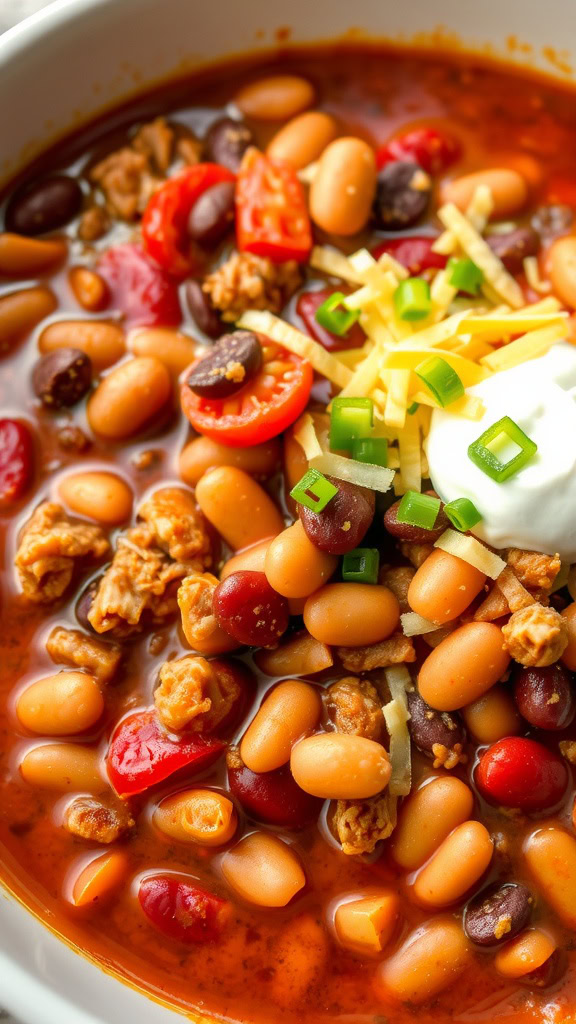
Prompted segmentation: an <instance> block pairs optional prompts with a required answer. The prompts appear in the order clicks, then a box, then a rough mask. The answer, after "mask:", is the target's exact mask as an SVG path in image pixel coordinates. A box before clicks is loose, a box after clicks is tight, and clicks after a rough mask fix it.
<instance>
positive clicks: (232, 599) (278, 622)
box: [214, 571, 290, 647]
mask: <svg viewBox="0 0 576 1024" xmlns="http://www.w3.org/2000/svg"><path fill="white" fill-rule="evenodd" d="M214 614H215V615H216V618H217V619H218V622H219V624H220V626H221V627H222V629H224V630H225V631H226V632H227V633H228V634H229V635H230V636H232V637H234V639H235V640H237V641H238V643H240V644H245V645H246V646H248V647H268V646H270V645H271V644H274V643H276V642H277V641H278V638H279V637H281V636H282V633H285V632H286V630H287V628H288V620H289V618H290V613H289V610H288V602H287V601H286V598H284V597H281V595H280V594H277V593H276V591H275V590H272V587H271V586H270V584H269V583H268V580H267V579H266V577H265V575H264V573H263V572H250V571H243V572H235V573H233V574H232V575H231V576H228V577H227V579H225V580H224V581H223V582H222V583H220V584H219V585H218V586H217V587H216V590H215V591H214Z"/></svg>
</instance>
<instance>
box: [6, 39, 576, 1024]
mask: <svg viewBox="0 0 576 1024" xmlns="http://www.w3.org/2000/svg"><path fill="white" fill-rule="evenodd" d="M575 166H576V125H575V122H574V93H573V91H570V90H569V89H567V88H566V89H564V88H561V87H560V86H555V85H554V84H553V83H551V82H545V81H543V80H539V79H536V78H531V77H529V76H527V75H521V74H519V73H517V72H514V71H512V70H506V69H505V68H501V67H496V66H493V67H492V66H489V65H486V66H484V65H481V64H479V63H478V62H477V61H475V60H472V59H471V58H465V57H456V56H454V57H438V56H434V57H431V56H428V57H427V56H422V55H417V54H412V53H410V52H409V51H406V52H400V51H398V52H395V51H382V52H380V51H377V50H371V49H365V50H363V49H361V48H357V49H354V48H349V49H341V50H340V49H334V48H332V49H331V48H328V47H327V48H326V49H325V50H323V49H322V48H317V49H316V51H315V53H314V55H310V54H305V53H298V52H295V53H292V54H288V55H284V56H283V57H279V58H278V60H276V61H275V62H269V63H267V64H264V63H262V61H260V62H257V61H255V60H248V59H247V60H246V61H245V62H244V63H241V64H238V65H229V66H225V67H222V68H219V69H213V70H211V71H209V72H206V73H203V75H201V76H198V77H197V78H195V79H191V80H187V81H186V82H180V83H178V84H174V85H171V86H169V87H166V88H164V89H163V90H160V91H158V92H156V93H154V94H152V95H149V96H145V97H143V98H141V99H140V100H138V101H136V102H134V103H132V104H131V105H129V106H126V107H124V108H121V109H119V110H118V111H116V112H114V113H112V114H110V115H109V116H108V117H107V118H106V119H102V120H100V121H98V122H96V123H95V124H93V125H91V126H89V127H87V128H86V129H85V131H84V132H83V133H81V134H79V135H78V136H75V137H73V138H71V139H69V140H68V141H66V142H65V143H62V144H61V145H59V146H57V147H56V148H54V149H52V150H51V151H50V152H48V153H47V154H46V155H45V157H44V158H43V159H42V160H40V161H38V162H37V163H36V164H35V165H34V166H33V167H31V168H30V169H29V170H28V172H27V173H26V174H24V175H23V176H22V178H21V180H19V181H18V182H16V183H14V184H13V185H12V186H11V187H10V188H8V189H7V190H6V192H5V194H4V195H3V197H2V198H1V200H0V214H1V216H2V218H3V228H2V230H1V231H0V410H1V411H0V533H1V536H2V542H3V551H4V558H3V562H2V565H1V570H0V608H1V622H2V628H1V630H0V666H1V672H0V878H1V880H2V881H3V882H4V883H5V884H6V886H7V887H8V888H9V889H10V890H12V891H13V892H15V893H16V894H17V895H18V896H19V897H20V899H21V900H22V901H23V902H24V904H25V905H26V906H27V907H29V908H30V910H31V911H32V912H33V913H35V914H36V915H37V916H38V917H39V918H40V919H41V920H43V921H44V922H46V923H47V924H48V925H49V926H50V927H51V928H53V929H54V930H56V931H57V932H58V933H59V934H60V935H61V936H63V937H64V938H65V939H66V940H67V941H69V942H71V943H73V944H75V946H76V947H77V948H79V949H81V950H84V951H86V953H87V954H88V955H89V956H90V957H92V958H94V959H95V960H96V961H98V962H100V963H102V964H105V965H106V967H107V969H112V970H113V971H114V972H116V973H117V974H118V975H119V976H120V977H121V978H124V979H130V981H131V983H135V984H137V985H138V986H139V987H140V988H142V989H143V990H144V991H146V992H147V993H149V994H151V995H153V996H160V997H161V998H162V1000H164V1001H167V1002H168V1003H170V1004H171V1005H173V1006H174V1007H176V1008H179V1009H180V1010H183V1011H185V1012H188V1013H189V1014H191V1015H192V1017H193V1016H194V1012H195V1011H198V1012H199V1013H201V1014H205V1015H208V1017H209V1018H210V1019H212V1018H214V1019H215V1020H216V1019H217V1020H226V1021H230V1022H231V1024H299V1022H302V1021H305V1022H306V1024H327V1022H328V1021H330V1022H334V1021H339V1022H341V1024H392V1022H393V1024H410V1022H411V1021H413V1020H415V1019H416V1018H417V1019H418V1021H419V1022H420V1024H448V1022H452V1024H472V1022H473V1024H544V1022H546V1024H568V1022H571V1021H574V1020H576V953H575V949H576V807H575V767H576V724H575V709H576V681H575V675H574V673H575V672H576V582H575V579H576V577H575V576H574V571H575V569H576V564H575V563H576V535H573V534H572V533H570V529H571V527H570V529H568V530H565V529H564V527H562V529H563V533H562V534H561V535H560V536H559V537H558V539H557V542H556V537H554V540H553V541H551V540H550V536H551V534H550V532H546V531H547V530H548V524H549V523H550V522H551V523H552V524H553V525H552V527H551V529H552V530H553V526H554V523H560V524H562V523H563V522H566V521H567V519H571V521H574V516H575V515H576V509H574V508H572V509H568V511H566V508H565V504H564V505H563V504H562V501H556V498H557V497H558V494H559V493H560V492H562V493H564V491H563V488H565V487H566V488H567V490H566V494H565V497H564V499H563V500H564V502H565V503H566V502H569V500H570V494H569V493H568V488H569V482H568V483H566V481H569V480H571V479H572V477H573V475H574V473H576V453H575V461H574V465H570V466H569V468H568V469H567V470H565V469H563V468H562V466H560V459H561V456H562V451H560V452H559V451H558V449H563V443H564V442H563V438H562V437H558V436H556V435H554V429H555V428H553V426H552V427H548V426H546V424H548V423H549V422H551V421H549V420H546V415H548V411H549V407H550V405H554V404H555V403H556V399H554V398H553V397H552V398H550V395H551V394H552V392H551V391H549V389H550V388H552V387H555V388H557V389H558V392H560V391H562V399H561V400H560V399H557V401H558V402H559V403H560V404H561V401H564V400H566V402H568V398H567V397H566V394H565V392H566V391H568V390H569V388H572V389H573V388H574V386H575V385H576V361H575V358H574V355H573V354H572V353H573V351H574V350H573V348H572V347H571V346H572V343H573V342H574V339H576V333H575V331H574V312H575V311H576V230H575V229H574V217H575V216H576V178H575V172H574V167H575ZM573 232H574V233H573ZM538 360H539V361H540V362H538V364H537V365H538V366H541V367H542V371H541V374H540V376H541V386H542V401H541V404H540V406H539V410H540V411H538V412H536V413H534V412H533V410H531V409H528V407H527V406H526V407H524V405H523V404H522V403H523V402H524V403H527V402H528V400H529V399H530V395H531V394H532V392H531V391H530V388H531V387H532V386H533V385H531V384H530V381H531V380H532V381H533V380H534V378H533V377H532V378H529V374H530V373H531V372H533V368H534V366H535V365H536V361H538ZM555 360H556V362H555ZM571 360H572V362H571ZM558 367H559V368H558ZM547 368H548V369H547ZM547 375H548V376H547ZM548 378H550V379H548ZM503 382H504V383H503ZM506 382H508V383H507V384H506ZM551 382H552V383H551ZM547 389H548V390H547ZM563 389H564V390H563ZM555 394H556V392H554V395H555ZM503 395H504V399H505V402H504V406H503V408H502V409H501V408H500V406H499V405H498V402H499V401H500V400H501V398H502V396H503ZM571 400H572V404H573V394H572V396H571ZM507 403H508V404H507ZM562 408H564V406H562ZM566 409H568V406H566ZM496 410H497V411H496ZM543 410H544V411H543ZM570 415H571V414H570ZM564 416H568V412H566V411H565V412H564ZM565 422H566V424H567V425H566V445H567V446H568V447H569V446H570V444H572V441H571V440H570V439H569V438H568V430H569V427H570V423H569V421H568V420H567V419H566V420H565ZM542 423H544V425H542ZM446 424H448V427H449V429H448V434H447V435H446ZM548 429H549V434H550V437H552V439H553V441H554V443H553V444H552V443H550V444H548V441H547V439H546V437H547V435H545V431H546V430H548ZM570 429H571V427H570ZM441 431H444V436H448V441H447V442H445V446H444V460H442V458H439V456H438V443H437V439H438V437H439V436H440V432H441ZM575 436H576V434H575ZM463 439H464V440H463ZM464 443H465V455H466V453H467V455H466V458H467V459H468V461H467V462H466V466H467V468H469V474H468V473H467V474H466V477H465V478H464V477H462V479H461V480H457V481H456V484H454V483H453V482H452V483H451V482H450V479H451V478H450V472H451V463H452V462H453V449H452V447H451V446H452V445H453V446H454V451H455V450H456V446H457V444H460V446H462V445H463V444H464ZM553 472H556V473H557V476H556V477H555V478H554V479H556V480H557V483H556V485H555V487H554V486H553V485H552V484H550V482H549V481H550V479H552V478H551V477H550V475H548V476H546V473H549V474H551V473H553ZM562 474H564V475H562ZM525 482H526V483H525ZM523 488H524V489H523ZM531 488H532V489H531ZM539 488H540V489H539ZM542 488H544V491H543V490H542ZM546 488H548V490H546ZM542 493H544V494H545V498H544V499H543V498H542ZM548 499H549V505H547V504H546V501H548ZM543 502H544V504H543ZM502 509H503V510H504V512H506V514H508V513H509V511H510V509H511V510H512V513H514V514H513V515H512V522H513V527H512V532H510V529H508V532H507V529H505V528H504V527H502V528H500V526H499V525H498V523H497V522H496V519H497V515H498V514H499V512H500V510H502ZM503 514H504V513H503ZM539 517H542V521H544V520H546V531H545V530H544V528H543V534H542V538H541V539H540V540H539V539H538V538H537V540H536V541H535V542H533V543H532V544H530V543H527V542H526V540H525V532H526V531H527V530H528V529H529V528H530V524H531V523H532V524H533V523H534V521H536V522H538V521H539ZM498 522H499V521H498ZM558 529H559V527H558ZM498 530H500V532H499V533H498ZM552 536H554V535H553V533H552ZM498 538H499V540H498Z"/></svg>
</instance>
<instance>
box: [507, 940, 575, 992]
mask: <svg viewBox="0 0 576 1024" xmlns="http://www.w3.org/2000/svg"><path fill="white" fill-rule="evenodd" d="M565 970H566V957H565V955H563V952H562V951H561V950H559V949H555V950H554V952H553V953H552V955H551V956H549V957H548V959H547V960H545V961H544V963H543V964H541V965H540V967H536V968H535V969H534V970H533V971H530V972H529V973H528V974H524V975H523V976H522V977H521V978H518V981H519V983H520V984H521V985H526V987H527V988H531V989H535V988H548V987H549V986H550V985H554V984H556V982H557V981H558V980H559V979H560V978H561V977H562V975H563V974H564V972H565Z"/></svg>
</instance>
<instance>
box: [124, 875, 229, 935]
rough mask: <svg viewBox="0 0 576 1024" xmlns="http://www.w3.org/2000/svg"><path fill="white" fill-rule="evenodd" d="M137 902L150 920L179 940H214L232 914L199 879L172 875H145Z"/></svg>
mask: <svg viewBox="0 0 576 1024" xmlns="http://www.w3.org/2000/svg"><path fill="white" fill-rule="evenodd" d="M138 902H139V903H140V906H141V907H142V910H143V911H144V913H145V914H146V917H147V918H148V920H149V921H150V922H151V923H152V924H153V925H154V927H155V928H158V930H159V931H161V932H162V933H163V934H164V935H167V936H168V937H169V938H171V939H176V940H177V941H178V942H186V943H189V942H215V941H216V940H217V939H218V938H219V937H220V934H221V932H222V928H223V926H224V924H225V923H226V920H227V918H228V917H229V916H230V912H231V906H230V904H229V903H228V902H227V901H226V900H223V899H220V897H219V896H215V895H214V893H212V892H209V891H208V890H207V889H202V888H201V887H200V886H199V885H196V882H195V881H194V882H192V881H190V882H185V881H183V880H182V879H179V878H176V877H172V876H169V877H167V876H161V875H154V876H152V877H150V876H149V877H148V878H144V879H143V880H142V881H141V882H140V888H139V890H138Z"/></svg>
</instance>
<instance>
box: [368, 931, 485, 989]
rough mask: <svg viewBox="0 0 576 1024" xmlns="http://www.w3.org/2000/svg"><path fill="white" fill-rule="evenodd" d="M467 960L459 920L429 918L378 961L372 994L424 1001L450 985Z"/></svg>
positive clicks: (464, 941) (465, 941) (466, 950)
mask: <svg viewBox="0 0 576 1024" xmlns="http://www.w3.org/2000/svg"><path fill="white" fill-rule="evenodd" d="M438 950H442V955H441V956H439V955H438ZM470 963H471V951H470V946H469V944H468V940H467V938H466V936H465V935H464V932H463V931H462V928H461V926H460V924H459V923H458V922H457V921H455V920H454V919H453V918H451V917H436V918H432V920H430V921H427V922H426V923H425V924H424V925H422V927H420V928H418V929H417V930H416V931H414V932H412V933H411V934H410V935H408V937H407V939H405V941H404V942H403V944H402V945H401V946H400V948H399V949H398V950H397V951H396V952H395V953H393V954H392V956H391V957H387V958H386V959H385V960H384V961H383V963H381V964H380V965H379V967H378V968H377V971H376V977H375V983H374V984H375V989H376V994H377V996H380V997H381V998H383V999H386V1000H389V999H390V996H392V997H393V998H394V999H397V1000H400V1001H401V1002H403V1003H410V1004H416V1005H418V1004H420V1003H427V1002H428V1001H429V1000H430V999H433V998H434V996H437V995H438V994H439V993H440V992H442V991H443V990H444V989H445V988H448V986H449V985H452V984H453V983H454V982H455V981H456V979H457V978H458V977H459V976H460V975H461V974H462V973H463V972H464V971H465V970H466V968H467V967H469V966H470Z"/></svg>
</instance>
